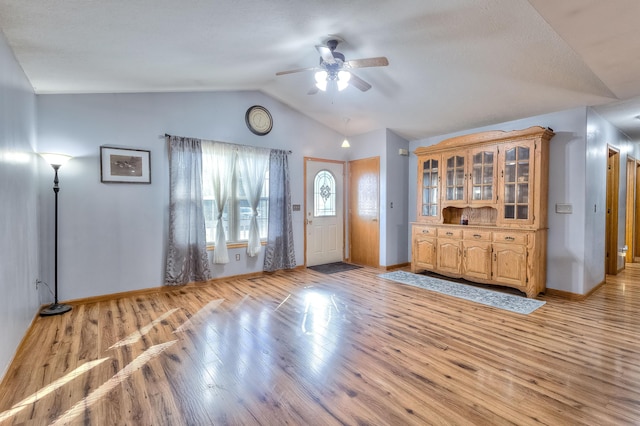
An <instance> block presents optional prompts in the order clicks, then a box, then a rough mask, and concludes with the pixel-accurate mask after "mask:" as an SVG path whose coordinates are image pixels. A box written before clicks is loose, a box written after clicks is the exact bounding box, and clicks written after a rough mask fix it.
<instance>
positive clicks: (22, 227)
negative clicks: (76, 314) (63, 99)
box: [0, 32, 40, 379]
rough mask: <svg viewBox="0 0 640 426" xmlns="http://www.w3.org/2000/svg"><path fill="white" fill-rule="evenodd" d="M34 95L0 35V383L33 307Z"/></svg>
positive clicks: (35, 263)
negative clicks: (0, 305) (0, 306)
mask: <svg viewBox="0 0 640 426" xmlns="http://www.w3.org/2000/svg"><path fill="white" fill-rule="evenodd" d="M35 111H36V108H35V95H34V94H33V89H32V88H31V85H30V84H29V82H28V80H27V78H26V77H25V75H24V73H23V72H22V69H21V68H20V66H19V65H18V63H17V61H16V60H15V58H14V56H13V53H12V52H11V50H10V49H9V47H8V45H7V43H6V40H5V38H4V35H3V34H2V32H0V194H2V203H0V226H1V227H2V233H1V237H0V294H1V295H2V298H3V303H2V309H0V324H2V326H0V342H1V343H0V379H1V378H2V377H3V376H4V373H5V372H6V369H7V367H8V366H9V362H10V361H11V359H12V358H13V356H14V354H15V351H16V349H17V347H18V344H19V343H20V341H21V339H22V336H23V335H24V333H25V332H26V330H27V328H28V327H29V324H30V323H31V321H32V320H33V318H34V316H35V314H36V312H37V309H38V306H39V305H40V303H39V301H38V294H37V292H36V288H35V280H36V278H38V218H37V189H38V186H37V182H38V179H37V167H36V164H38V163H39V161H40V160H39V156H37V155H36V154H34V147H35V128H36V115H35Z"/></svg>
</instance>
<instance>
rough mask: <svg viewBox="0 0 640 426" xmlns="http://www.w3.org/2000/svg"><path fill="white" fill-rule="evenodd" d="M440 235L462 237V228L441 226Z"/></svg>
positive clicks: (443, 236) (442, 236)
mask: <svg viewBox="0 0 640 426" xmlns="http://www.w3.org/2000/svg"><path fill="white" fill-rule="evenodd" d="M438 237H440V238H454V239H460V238H462V229H453V228H440V229H439V230H438Z"/></svg>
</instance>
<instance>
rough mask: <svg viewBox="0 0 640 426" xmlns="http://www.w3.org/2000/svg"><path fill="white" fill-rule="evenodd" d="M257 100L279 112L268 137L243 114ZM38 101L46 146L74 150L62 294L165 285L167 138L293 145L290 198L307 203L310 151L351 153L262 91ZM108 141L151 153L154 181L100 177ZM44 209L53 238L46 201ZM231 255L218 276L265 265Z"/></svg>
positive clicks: (216, 269) (66, 181)
mask: <svg viewBox="0 0 640 426" xmlns="http://www.w3.org/2000/svg"><path fill="white" fill-rule="evenodd" d="M255 104H260V105H263V106H265V107H267V108H268V109H269V110H270V112H271V114H272V116H273V119H274V127H273V130H272V131H271V133H269V134H268V135H266V136H262V137H261V136H256V135H254V134H253V133H251V132H250V131H249V130H248V129H247V127H246V125H245V119H244V117H245V112H246V110H247V108H249V107H250V106H251V105H255ZM37 105H38V117H39V124H38V146H39V149H40V150H43V151H44V150H46V151H62V152H66V153H68V154H70V155H73V156H75V158H74V159H72V160H71V161H69V162H68V163H67V164H66V165H65V166H64V167H63V168H61V169H60V186H61V190H60V219H59V227H60V231H59V232H60V253H59V283H60V299H61V300H68V299H76V298H83V297H90V296H96V295H102V294H111V293H117V292H124V291H131V290H136V289H142V288H149V287H157V286H160V285H162V284H163V277H164V262H165V249H164V247H165V243H166V239H167V238H166V234H167V223H168V218H167V216H168V202H169V189H168V188H169V183H168V179H169V171H168V156H167V150H166V142H165V141H164V138H163V137H161V135H164V134H165V133H169V134H172V135H180V136H189V137H197V138H202V139H211V140H219V141H226V142H233V143H239V144H246V145H254V146H263V147H269V148H278V149H285V150H292V151H293V154H292V155H291V156H290V157H289V166H290V177H291V186H292V188H291V192H292V202H293V204H301V205H304V200H303V196H304V188H303V181H304V176H303V157H305V156H308V157H320V158H327V159H336V160H345V159H346V155H347V154H348V152H345V150H342V149H341V148H340V143H341V140H342V136H341V135H340V134H338V133H336V132H334V131H332V130H329V129H327V128H326V127H324V126H322V125H321V124H319V123H317V122H316V121H313V120H311V119H309V118H308V117H306V116H304V115H302V114H300V113H298V112H296V111H294V110H292V109H291V108H289V107H287V106H286V105H284V104H282V103H280V102H278V101H276V100H274V99H272V98H270V97H268V96H266V95H264V94H262V93H259V92H215V93H164V94H161V93H158V94H103V95H39V96H38V97H37ZM101 145H111V146H121V147H129V148H138V149H148V150H151V178H152V183H151V185H133V184H103V183H100V164H99V147H100V146H101ZM43 167H44V166H43ZM46 177H47V178H46V179H42V180H41V183H40V185H41V190H42V192H43V194H45V193H46V191H51V189H50V186H51V182H50V180H49V177H50V176H49V175H47V176H46ZM47 188H49V189H48V190H47ZM43 210H45V211H44V212H43V216H42V217H43V222H44V224H45V226H44V228H45V230H46V231H47V233H48V235H49V238H51V237H50V235H51V233H52V230H51V229H52V226H53V225H52V222H51V221H50V219H49V217H50V214H49V212H47V211H46V203H43ZM293 214H294V216H293V220H294V232H295V241H294V244H295V250H296V261H297V263H298V264H299V265H302V264H303V262H304V239H303V238H304V235H303V213H302V212H294V213H293ZM43 244H44V245H45V247H46V245H47V244H49V242H48V241H43ZM45 247H43V250H44V248H45ZM236 253H239V254H241V260H240V261H238V262H236V261H235V260H234V259H235V254H236ZM230 259H232V260H231V262H230V263H228V264H226V265H214V266H213V275H214V277H221V276H229V275H238V274H246V273H251V272H258V271H261V270H262V263H263V255H260V256H257V257H255V258H248V257H247V255H246V249H232V250H230ZM41 273H42V276H43V277H46V278H47V279H51V278H50V277H51V275H52V265H51V264H44V262H43V267H42V271H41Z"/></svg>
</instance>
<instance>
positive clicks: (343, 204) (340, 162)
mask: <svg viewBox="0 0 640 426" xmlns="http://www.w3.org/2000/svg"><path fill="white" fill-rule="evenodd" d="M309 161H317V162H322V163H333V164H341V165H342V260H343V261H344V260H345V256H344V255H345V233H346V229H345V228H346V219H345V216H346V212H345V210H346V208H345V206H346V205H345V202H346V200H347V197H346V185H347V183H346V180H347V179H346V168H347V164H346V163H347V162H346V161H342V160H330V159H327V158H318V157H304V158H303V162H304V168H303V174H304V183H303V185H304V206H303V207H304V222H303V224H304V266H307V211H308V210H307V207H308V206H307V195H308V194H307V162H309Z"/></svg>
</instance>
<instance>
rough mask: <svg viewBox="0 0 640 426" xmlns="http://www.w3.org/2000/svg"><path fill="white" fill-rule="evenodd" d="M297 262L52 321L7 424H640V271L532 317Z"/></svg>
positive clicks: (14, 384)
mask: <svg viewBox="0 0 640 426" xmlns="http://www.w3.org/2000/svg"><path fill="white" fill-rule="evenodd" d="M380 272H381V271H379V270H376V269H372V268H363V269H359V270H355V271H349V272H345V273H339V274H333V275H322V274H319V273H315V272H312V271H294V272H286V273H285V272H282V273H277V274H274V275H269V276H266V277H260V278H254V279H233V280H228V281H218V282H213V283H211V284H207V285H199V286H187V287H183V288H177V289H175V290H171V291H164V292H159V293H158V294H153V295H144V296H135V297H125V298H120V299H117V300H108V301H100V302H95V303H90V304H82V305H76V306H74V309H73V310H72V311H71V312H70V313H67V314H64V315H62V316H57V317H49V318H38V319H37V320H36V321H35V323H34V325H33V327H32V329H31V331H30V332H29V333H28V335H27V336H26V338H25V341H24V344H23V345H22V347H21V348H20V350H19V353H18V354H17V356H16V359H15V362H14V363H13V364H12V365H11V367H10V369H9V371H8V372H7V374H6V376H5V379H4V381H3V383H2V385H1V387H0V424H2V425H4V424H34V425H49V424H54V425H58V424H85V425H120V424H122V425H211V424H215V425H218V424H234V425H235V424H264V425H281V424H300V425H332V424H353V425H355V424H371V425H387V424H388V425H405V424H408V425H412V424H415V425H427V424H479V425H501V424H518V425H527V424H546V425H565V424H585V425H612V424H616V425H619V424H638V423H640V339H639V337H640V335H639V334H640V288H639V286H640V269H638V268H637V267H630V266H628V267H627V269H626V270H625V271H624V272H622V273H621V274H619V275H618V276H617V277H608V279H607V281H608V282H607V284H606V285H604V286H603V287H602V288H600V289H599V290H598V291H596V292H595V293H594V294H593V295H592V296H591V297H590V298H589V299H587V300H586V301H569V300H566V299H560V298H556V297H552V296H540V299H543V300H546V301H547V303H546V304H545V305H544V306H543V307H542V308H540V309H538V310H537V311H535V312H534V313H532V314H530V315H520V314H515V313H510V312H507V311H502V310H497V309H494V308H490V307H487V306H483V305H478V304H475V303H472V302H467V301H464V300H460V299H455V298H452V297H449V296H444V295H440V294H437V293H432V292H429V291H426V290H422V289H418V288H414V287H411V286H406V285H402V284H398V283H395V282H391V281H387V280H383V279H380V278H378V277H377V275H378V274H379V273H380Z"/></svg>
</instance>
